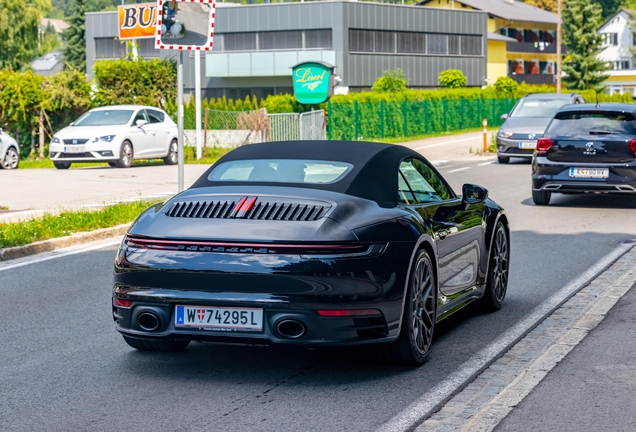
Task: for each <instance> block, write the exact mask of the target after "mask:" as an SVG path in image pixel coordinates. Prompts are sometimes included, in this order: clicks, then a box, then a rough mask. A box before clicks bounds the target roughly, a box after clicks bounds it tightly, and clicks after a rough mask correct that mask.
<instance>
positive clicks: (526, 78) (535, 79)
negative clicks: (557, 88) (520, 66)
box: [508, 74, 554, 84]
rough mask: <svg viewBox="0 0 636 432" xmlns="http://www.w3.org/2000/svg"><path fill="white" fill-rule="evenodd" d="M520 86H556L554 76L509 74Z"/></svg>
mask: <svg viewBox="0 0 636 432" xmlns="http://www.w3.org/2000/svg"><path fill="white" fill-rule="evenodd" d="M508 76H509V77H510V78H512V79H513V80H515V81H517V82H518V83H519V84H521V83H522V82H525V83H526V84H554V75H552V74H550V75H536V74H509V75H508Z"/></svg>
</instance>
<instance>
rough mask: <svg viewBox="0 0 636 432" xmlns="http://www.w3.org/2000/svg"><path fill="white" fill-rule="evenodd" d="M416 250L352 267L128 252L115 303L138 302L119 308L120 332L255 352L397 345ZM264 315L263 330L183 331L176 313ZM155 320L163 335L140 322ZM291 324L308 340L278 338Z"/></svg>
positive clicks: (390, 252)
mask: <svg viewBox="0 0 636 432" xmlns="http://www.w3.org/2000/svg"><path fill="white" fill-rule="evenodd" d="M413 247H414V244H412V243H410V242H397V243H389V244H388V245H387V246H386V248H385V249H384V250H383V252H382V253H381V254H379V255H376V256H370V257H362V258H346V259H320V258H303V257H301V256H294V255H275V256H274V255H263V256H259V255H252V254H240V253H201V252H173V251H157V250H143V251H142V250H130V249H128V250H127V249H126V247H124V248H123V250H122V251H120V253H119V255H118V258H117V263H116V266H115V283H114V287H113V297H114V298H119V299H125V300H130V301H132V305H131V306H130V307H128V308H125V307H117V306H114V305H113V306H112V312H113V319H114V321H115V327H116V329H117V330H118V331H119V332H120V333H122V334H125V335H127V336H131V337H138V338H145V339H164V340H166V339H188V340H198V341H216V342H232V343H249V344H293V345H302V346H332V345H349V344H363V343H374V342H382V341H390V340H393V339H395V338H396V337H397V336H398V331H399V325H400V318H401V313H402V301H403V295H404V288H405V284H406V274H407V273H408V265H409V262H410V259H411V254H412V250H413ZM176 305H187V306H217V307H239V308H260V309H262V310H263V330H262V331H259V332H253V331H236V330H230V329H215V330H210V329H207V330H206V329H198V328H183V327H176V326H175V306H176ZM326 309H327V310H329V309H355V310H358V309H371V310H375V311H377V312H375V313H370V314H366V315H363V316H354V317H325V316H321V315H319V314H318V312H317V311H318V310H326ZM144 312H152V313H154V314H155V315H156V316H157V317H158V318H159V321H160V325H159V327H158V328H157V329H156V330H153V331H146V330H144V329H143V328H141V326H140V325H139V322H138V317H139V315H140V314H142V313H144ZM283 320H294V321H296V322H299V323H301V324H302V325H303V326H304V327H305V329H306V331H305V333H304V334H303V335H302V337H298V338H289V337H285V336H284V335H282V334H281V333H280V332H279V331H278V330H277V326H278V324H279V323H280V322H281V321H283Z"/></svg>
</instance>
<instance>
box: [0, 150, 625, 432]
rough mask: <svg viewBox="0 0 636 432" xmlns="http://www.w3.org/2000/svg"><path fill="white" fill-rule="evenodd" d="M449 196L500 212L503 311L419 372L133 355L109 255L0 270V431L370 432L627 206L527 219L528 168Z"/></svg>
mask: <svg viewBox="0 0 636 432" xmlns="http://www.w3.org/2000/svg"><path fill="white" fill-rule="evenodd" d="M438 169H439V170H440V171H441V172H442V173H443V174H444V175H445V177H446V178H447V179H449V181H450V183H451V185H452V186H453V187H454V188H456V189H457V190H460V189H461V185H462V183H464V182H473V183H478V184H481V185H483V186H485V187H487V188H488V189H489V191H490V196H491V197H492V198H494V199H495V200H496V201H498V202H499V203H501V204H502V205H503V206H504V207H505V208H506V209H507V211H508V214H509V217H510V220H511V225H512V230H513V232H512V264H511V268H512V270H511V276H510V285H509V291H508V297H507V300H506V303H505V305H504V307H503V309H502V310H501V311H499V312H497V313H493V314H479V313H476V312H473V311H471V310H467V311H464V312H461V313H459V314H458V315H457V316H454V317H452V318H449V319H448V320H446V321H444V322H443V323H442V324H440V326H438V328H437V329H436V340H435V343H434V346H433V348H432V351H431V354H430V357H429V361H428V362H427V363H426V364H425V365H424V366H422V367H420V368H417V369H409V368H402V367H390V366H383V365H377V364H373V363H370V362H369V361H368V359H366V358H365V357H364V356H363V355H362V354H361V353H360V352H359V351H357V350H354V349H333V350H301V349H289V348H277V347H267V348H265V347H243V346H228V345H211V344H205V345H203V344H193V345H192V346H190V347H189V348H188V350H186V351H185V352H183V353H177V354H163V353H161V354H152V353H141V352H137V351H134V350H132V349H130V348H129V347H128V346H127V345H126V344H125V343H124V342H123V340H122V339H121V337H120V336H119V335H118V334H117V333H116V332H115V330H114V329H113V325H112V318H111V310H110V295H111V294H110V285H111V272H112V261H113V258H114V252H115V248H114V247H111V248H106V249H104V250H99V251H91V252H86V253H82V254H76V255H72V256H68V257H64V258H59V259H56V260H52V261H47V262H42V263H36V264H31V265H27V266H24V267H20V268H15V269H10V270H5V271H2V270H0V295H2V299H3V301H2V302H0V316H1V317H2V323H3V325H2V327H1V328H0V342H1V343H0V359H2V362H0V387H1V388H2V389H3V391H2V392H0V430H29V431H32V430H47V431H48V430H51V431H56V430H60V431H62V430H64V431H67V430H88V429H90V430H93V431H99V430H123V429H128V430H140V431H143V430H169V429H170V430H189V431H198V430H206V431H209V430H223V431H228V432H229V431H247V430H249V431H274V430H275V431H298V430H303V431H314V430H315V431H318V430H320V431H325V430H326V431H368V430H372V429H374V428H375V427H377V426H379V425H380V424H382V423H383V422H385V421H387V420H389V419H390V418H391V417H392V416H394V415H395V414H397V413H398V412H400V411H401V410H403V409H404V408H405V407H406V406H408V405H409V404H410V403H411V402H413V401H414V400H416V399H417V398H418V397H420V396H421V395H422V394H423V393H425V392H426V391H427V389H430V388H431V387H432V386H434V385H435V384H436V383H439V382H440V381H441V380H443V379H444V378H446V377H447V376H449V375H451V374H453V372H454V371H455V370H457V368H458V367H459V366H460V365H461V364H462V363H463V362H465V361H466V360H468V359H470V357H471V356H472V355H473V354H474V353H476V352H477V351H479V350H480V349H481V348H483V347H485V346H486V345H488V344H489V343H490V342H492V341H493V340H495V339H496V338H497V336H498V335H499V334H501V333H502V332H504V331H506V330H507V329H508V328H510V327H511V326H512V325H513V324H514V323H516V322H517V321H519V320H520V319H521V318H522V317H524V316H525V315H527V314H528V313H529V312H530V311H531V310H532V309H533V308H534V307H535V306H537V305H538V304H540V303H541V302H542V301H543V300H545V299H546V298H548V297H549V296H550V295H551V294H552V293H554V292H555V291H557V290H558V289H559V288H560V287H562V286H563V285H564V284H566V283H567V282H568V281H569V280H571V279H573V278H575V277H576V276H577V275H579V274H580V273H581V272H583V271H585V270H586V269H587V268H588V267H589V266H591V265H592V264H594V263H595V262H596V261H597V260H599V259H600V258H601V257H602V256H604V255H605V254H607V253H608V252H610V251H611V250H612V249H613V248H614V247H615V245H616V243H617V242H618V241H620V240H623V239H628V238H636V226H635V225H634V224H633V223H630V222H629V221H632V220H633V218H634V214H635V212H636V199H634V198H617V197H603V196H589V197H574V196H572V197H559V196H557V197H556V199H554V205H551V206H549V207H535V206H533V205H532V202H531V200H530V167H529V165H527V164H525V163H512V164H510V165H499V164H497V163H494V164H492V163H488V162H483V161H462V162H454V163H447V164H440V165H439V167H438Z"/></svg>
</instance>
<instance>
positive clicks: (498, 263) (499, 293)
mask: <svg viewBox="0 0 636 432" xmlns="http://www.w3.org/2000/svg"><path fill="white" fill-rule="evenodd" d="M494 246H495V248H494V251H493V262H492V264H491V265H492V266H493V273H492V276H493V294H494V297H495V299H496V300H497V301H498V302H500V303H501V302H503V300H504V298H505V297H506V290H507V289H508V260H509V254H508V239H507V236H506V231H505V230H504V228H503V226H499V227H498V229H497V233H496V234H495V245H494Z"/></svg>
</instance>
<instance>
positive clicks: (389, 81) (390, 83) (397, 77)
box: [371, 68, 409, 93]
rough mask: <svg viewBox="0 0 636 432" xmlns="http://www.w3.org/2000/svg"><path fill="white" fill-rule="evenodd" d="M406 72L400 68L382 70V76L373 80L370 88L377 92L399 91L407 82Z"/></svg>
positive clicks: (403, 88)
mask: <svg viewBox="0 0 636 432" xmlns="http://www.w3.org/2000/svg"><path fill="white" fill-rule="evenodd" d="M408 81H409V80H408V79H407V78H406V73H405V72H404V71H403V70H402V69H400V68H397V69H393V70H390V71H384V73H383V74H382V76H381V77H380V78H378V79H377V80H375V82H374V83H373V87H371V89H372V90H373V91H374V92H377V93H400V92H403V91H404V90H406V84H407V83H408Z"/></svg>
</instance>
